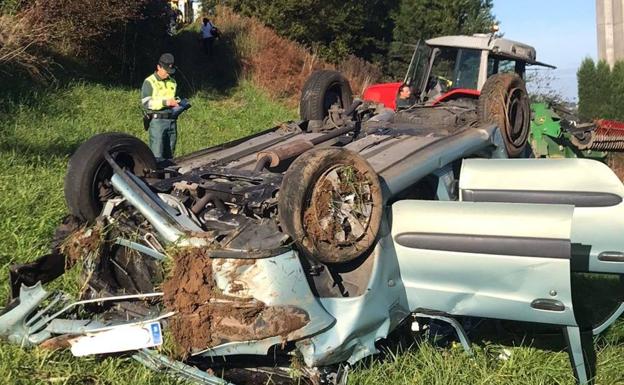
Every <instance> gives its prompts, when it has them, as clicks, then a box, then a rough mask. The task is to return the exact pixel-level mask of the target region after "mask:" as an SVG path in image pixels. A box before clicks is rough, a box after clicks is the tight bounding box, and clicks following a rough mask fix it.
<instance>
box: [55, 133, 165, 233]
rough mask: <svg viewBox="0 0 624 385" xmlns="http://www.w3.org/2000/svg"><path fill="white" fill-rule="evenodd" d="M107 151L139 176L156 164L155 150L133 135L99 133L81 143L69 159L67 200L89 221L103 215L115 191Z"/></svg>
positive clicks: (66, 182) (66, 187) (73, 212)
mask: <svg viewBox="0 0 624 385" xmlns="http://www.w3.org/2000/svg"><path fill="white" fill-rule="evenodd" d="M107 152H108V153H110V154H111V156H112V157H113V159H115V161H116V162H117V163H118V164H119V165H120V166H121V167H122V168H125V169H126V170H129V171H131V172H133V173H134V174H135V175H138V176H143V175H144V174H145V171H146V170H148V169H155V168H156V159H155V158H154V154H152V151H151V150H150V149H149V147H148V146H147V145H146V144H145V143H143V142H142V141H141V140H140V139H138V138H136V137H134V136H132V135H128V134H123V133H118V132H113V133H104V134H98V135H95V136H93V137H92V138H90V139H89V140H87V141H86V142H84V143H83V144H82V145H80V147H78V149H77V150H76V152H75V153H74V154H73V155H72V157H71V158H70V160H69V165H68V168H67V174H66V175H65V201H66V202H67V206H68V208H69V211H70V212H71V214H73V215H75V216H76V217H78V218H80V219H82V220H85V221H88V222H90V221H92V220H93V219H95V218H96V217H97V216H98V215H100V212H101V211H102V207H103V204H104V202H105V201H106V200H107V199H109V198H112V197H113V196H114V195H115V193H114V191H113V187H112V185H111V182H110V178H111V177H112V176H113V169H112V168H111V166H110V165H109V164H108V162H107V161H106V159H105V158H104V156H105V154H106V153H107Z"/></svg>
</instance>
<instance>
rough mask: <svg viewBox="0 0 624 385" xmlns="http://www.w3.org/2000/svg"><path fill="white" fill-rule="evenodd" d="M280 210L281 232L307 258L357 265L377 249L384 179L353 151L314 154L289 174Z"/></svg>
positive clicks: (306, 155) (322, 150) (294, 165)
mask: <svg viewBox="0 0 624 385" xmlns="http://www.w3.org/2000/svg"><path fill="white" fill-rule="evenodd" d="M278 210H279V218H280V224H281V226H282V230H284V231H285V232H286V233H287V234H289V235H290V236H291V237H292V238H293V240H294V242H295V243H296V245H297V246H298V249H299V250H300V251H301V252H302V253H303V254H304V255H306V256H308V257H310V258H311V259H312V260H317V261H320V262H323V263H342V262H348V261H352V260H354V259H355V258H357V257H359V256H360V255H362V254H363V253H365V252H366V251H368V250H369V249H370V248H371V247H372V246H373V245H374V244H375V241H376V238H377V234H378V232H379V227H380V224H381V215H382V193H381V186H380V183H379V177H378V176H377V173H375V171H374V170H373V168H372V167H371V166H370V165H369V164H368V162H366V160H364V159H363V158H362V157H361V156H360V155H358V154H357V153H355V152H353V151H349V150H346V149H338V148H318V149H312V150H309V151H307V152H306V153H304V154H303V155H301V156H300V157H298V158H297V159H296V160H295V161H294V162H293V163H292V164H291V166H290V167H289V168H288V170H287V171H286V174H285V175H284V179H283V181H282V185H281V189H280V192H279V200H278Z"/></svg>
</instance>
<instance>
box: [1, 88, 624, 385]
mask: <svg viewBox="0 0 624 385" xmlns="http://www.w3.org/2000/svg"><path fill="white" fill-rule="evenodd" d="M193 91H194V92H193V97H192V99H191V102H192V103H193V105H194V106H193V108H192V109H191V110H190V111H189V112H187V113H186V114H185V115H184V116H183V117H182V118H181V120H180V122H179V127H180V135H179V147H178V154H184V153H188V152H191V151H193V150H197V149H200V148H202V147H205V146H208V145H212V144H216V143H220V142H223V141H226V140H229V139H233V138H237V137H240V136H243V135H245V134H249V133H252V132H256V131H258V130H261V129H264V128H267V127H270V126H272V125H274V124H275V123H278V122H280V121H283V120H287V119H292V118H295V117H296V111H294V109H293V108H291V107H285V106H284V105H282V104H280V103H278V102H275V101H272V100H270V99H269V98H268V97H267V96H266V95H264V94H263V93H262V92H260V91H258V90H257V89H256V88H254V87H253V85H251V84H249V83H246V82H242V83H241V84H239V85H237V86H232V87H231V88H229V89H228V90H219V91H216V90H211V91H201V90H198V89H197V87H195V88H194V89H193ZM16 95H17V94H15V93H14V94H12V95H10V96H9V95H7V96H6V97H4V98H3V100H4V105H3V106H2V107H1V110H0V122H1V123H0V167H1V168H2V170H3V171H2V173H0V300H4V299H5V298H6V297H7V293H8V291H7V289H8V286H7V276H8V274H7V267H8V265H9V264H11V263H14V262H18V261H20V262H23V261H28V260H32V259H34V258H36V257H38V256H40V255H42V254H43V253H45V252H46V251H47V250H48V242H49V240H50V239H51V236H52V233H53V230H54V228H55V227H56V226H57V224H58V223H59V221H60V219H61V218H62V217H63V215H64V214H65V212H66V209H65V204H64V201H63V189H62V186H63V177H64V174H65V169H66V163H67V160H68V157H69V156H70V154H71V153H72V151H73V150H74V149H75V148H76V147H77V146H78V145H79V144H80V143H81V142H82V141H84V140H85V139H87V138H88V137H90V136H91V135H93V134H95V133H98V132H104V131H122V132H128V133H131V134H134V135H137V136H138V137H140V138H143V139H146V137H147V136H146V133H145V132H144V131H143V130H142V126H141V121H140V113H139V109H138V101H139V93H138V85H137V87H136V88H124V87H119V86H106V85H101V84H94V83H89V82H74V83H71V84H69V85H66V86H63V87H60V88H57V89H55V90H46V91H40V92H28V93H26V94H22V95H21V96H16ZM593 294H594V293H593V291H588V292H586V293H585V295H586V296H588V297H589V298H592V296H593ZM488 325H489V326H488V327H486V328H482V330H480V332H481V334H480V335H479V336H478V337H477V338H475V343H476V344H475V356H474V357H469V356H467V355H466V354H465V353H463V351H462V350H461V349H460V348H459V347H458V346H457V345H455V344H451V345H450V346H448V347H445V348H441V347H434V346H432V345H431V344H429V343H422V344H420V347H419V348H412V349H406V350H404V351H403V352H401V353H396V352H393V351H390V352H388V353H387V354H385V355H384V356H383V359H376V360H375V361H369V362H364V363H362V364H361V365H359V366H358V367H357V368H356V369H355V370H354V371H353V372H352V374H351V376H350V381H349V383H350V384H353V385H355V384H357V385H381V384H388V385H391V384H392V385H395V384H396V385H399V384H400V385H416V384H419V385H430V384H439V385H454V384H457V385H459V384H484V385H485V384H501V385H502V384H518V385H520V384H522V385H535V384H544V385H546V384H573V383H574V379H573V376H572V371H571V369H570V365H569V362H568V357H567V354H566V353H565V352H563V351H562V342H563V339H562V337H561V336H560V335H548V336H545V335H541V336H539V338H535V339H533V338H532V337H531V334H528V335H527V336H525V334H524V333H523V332H522V330H523V329H520V330H519V331H518V330H516V332H515V333H514V334H510V333H505V332H498V333H497V332H494V331H493V330H494V326H492V324H491V323H490V324H488ZM512 337H513V338H512ZM544 340H547V341H546V342H544ZM623 342H624V324H623V323H622V322H620V323H618V324H617V325H616V327H614V328H612V329H611V330H609V331H608V332H607V333H606V334H605V335H604V336H601V337H600V338H599V339H598V340H597V345H596V346H597V352H596V353H597V358H598V360H597V367H598V377H597V381H596V383H597V384H601V385H610V384H624V344H623ZM505 349H506V351H505ZM501 354H503V355H502V356H501ZM0 383H2V384H76V385H78V384H102V385H103V384H111V385H113V384H133V385H141V384H175V383H181V382H180V381H177V380H175V379H172V378H169V377H166V376H164V375H161V374H156V373H153V372H151V371H150V370H148V369H145V368H143V367H142V366H140V365H139V364H137V363H135V362H134V361H133V360H132V359H130V358H124V357H109V358H73V357H72V356H71V354H69V353H68V352H63V351H58V352H50V351H45V350H41V349H30V350H23V349H20V348H18V347H15V346H11V345H8V344H5V343H0Z"/></svg>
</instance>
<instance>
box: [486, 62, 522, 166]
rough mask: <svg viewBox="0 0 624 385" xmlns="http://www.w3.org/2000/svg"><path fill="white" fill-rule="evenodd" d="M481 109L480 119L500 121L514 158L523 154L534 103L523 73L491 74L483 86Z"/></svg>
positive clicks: (488, 121)
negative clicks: (532, 103)
mask: <svg viewBox="0 0 624 385" xmlns="http://www.w3.org/2000/svg"><path fill="white" fill-rule="evenodd" d="M477 112H478V117H479V121H480V122H482V123H494V124H496V125H498V127H499V128H500V130H501V134H502V136H503V141H504V142H505V149H506V150H507V155H508V156H509V157H510V158H517V157H520V156H522V154H523V152H524V148H525V146H526V143H527V139H528V137H529V130H530V121H531V107H530V103H529V96H528V94H527V90H526V86H525V83H524V80H522V78H520V76H518V75H516V74H496V75H493V76H491V77H490V78H489V79H488V80H487V81H486V82H485V84H484V85H483V89H482V90H481V96H480V97H479V106H478V109H477Z"/></svg>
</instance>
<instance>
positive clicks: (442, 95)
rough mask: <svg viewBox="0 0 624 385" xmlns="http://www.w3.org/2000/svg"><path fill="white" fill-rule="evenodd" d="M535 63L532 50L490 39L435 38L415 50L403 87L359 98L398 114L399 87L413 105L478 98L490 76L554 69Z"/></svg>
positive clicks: (373, 89) (376, 89) (377, 88)
mask: <svg viewBox="0 0 624 385" xmlns="http://www.w3.org/2000/svg"><path fill="white" fill-rule="evenodd" d="M535 59H536V55H535V48H533V47H531V46H529V45H526V44H522V43H519V42H516V41H513V40H508V39H503V38H497V37H494V36H492V35H490V34H475V35H472V36H443V37H437V38H433V39H429V40H427V41H425V42H423V41H420V42H419V43H418V44H417V45H416V48H415V50H414V53H413V55H412V58H411V61H410V65H409V68H408V70H407V73H406V75H405V77H404V79H403V81H402V82H396V83H385V84H375V85H372V86H370V87H368V88H367V89H366V90H365V91H364V93H363V98H364V100H370V101H375V102H380V103H383V104H384V105H385V106H386V107H388V108H391V109H396V108H397V101H398V100H397V99H398V97H399V89H400V88H401V86H402V85H407V86H409V87H410V89H411V91H412V92H411V95H412V97H411V100H410V103H411V104H429V105H435V104H438V103H440V102H443V101H445V100H449V99H453V98H458V97H469V98H477V97H478V96H479V94H480V91H481V88H482V87H483V85H484V84H485V81H486V80H487V78H489V77H490V76H492V75H494V74H498V73H506V72H515V73H516V74H518V75H519V76H520V77H521V78H524V74H525V69H526V66H528V65H541V66H546V67H551V68H554V67H553V66H550V65H548V64H544V63H540V62H538V61H536V60H535ZM399 104H400V105H405V102H404V101H399Z"/></svg>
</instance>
